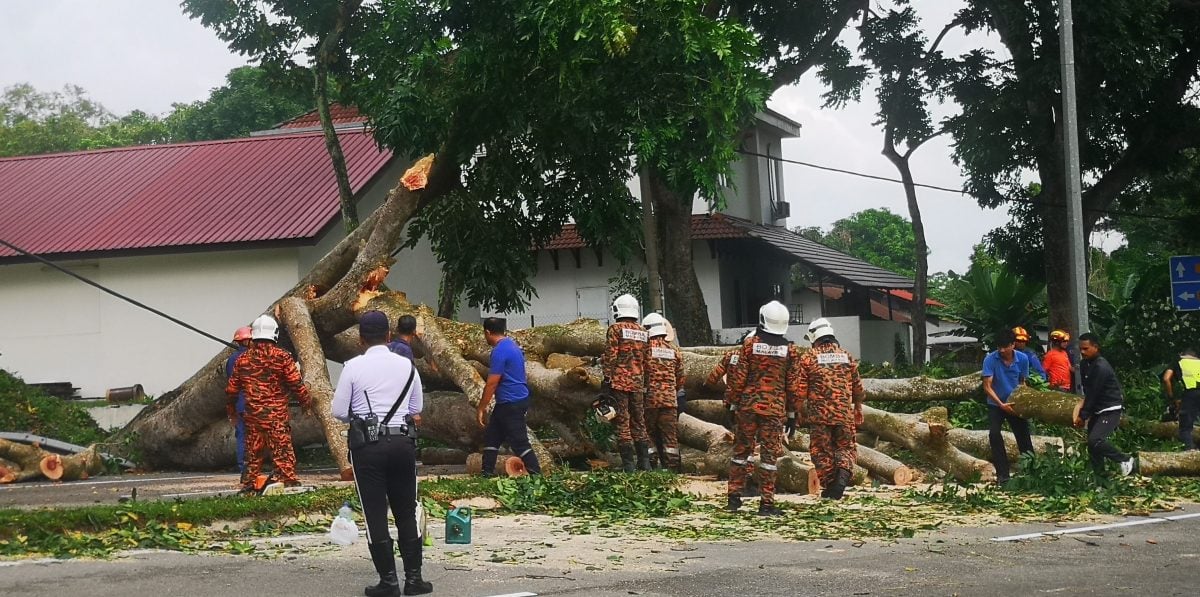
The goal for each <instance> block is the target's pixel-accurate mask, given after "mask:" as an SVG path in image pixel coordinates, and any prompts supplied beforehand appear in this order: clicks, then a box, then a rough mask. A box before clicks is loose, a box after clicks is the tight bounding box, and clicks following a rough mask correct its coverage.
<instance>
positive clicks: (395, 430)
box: [379, 425, 408, 435]
mask: <svg viewBox="0 0 1200 597" xmlns="http://www.w3.org/2000/svg"><path fill="white" fill-rule="evenodd" d="M379 434H380V435H408V425H388V426H387V427H380V428H379Z"/></svg>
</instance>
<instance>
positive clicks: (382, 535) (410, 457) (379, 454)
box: [350, 435, 417, 543]
mask: <svg viewBox="0 0 1200 597" xmlns="http://www.w3.org/2000/svg"><path fill="white" fill-rule="evenodd" d="M350 464H351V466H353V467H354V486H355V489H357V490H358V500H359V501H360V502H362V509H363V518H364V519H366V521H367V543H377V542H380V541H388V540H390V539H391V534H390V533H389V532H388V520H387V515H388V508H389V507H390V508H391V511H392V516H393V517H394V518H395V519H396V531H397V534H398V536H397V537H396V538H397V539H398V540H400V541H401V542H403V541H405V540H406V539H407V540H412V539H416V538H417V520H416V510H417V457H416V449H415V442H414V441H413V439H412V438H409V437H407V436H403V435H390V436H384V437H381V438H379V441H377V442H375V443H373V444H367V445H366V446H363V447H361V448H359V449H357V450H351V451H350Z"/></svg>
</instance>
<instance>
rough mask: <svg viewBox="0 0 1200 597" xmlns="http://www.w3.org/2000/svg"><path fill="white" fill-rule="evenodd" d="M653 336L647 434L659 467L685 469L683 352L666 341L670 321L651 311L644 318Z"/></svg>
mask: <svg viewBox="0 0 1200 597" xmlns="http://www.w3.org/2000/svg"><path fill="white" fill-rule="evenodd" d="M642 324H643V325H644V326H645V327H646V330H647V332H648V333H649V335H650V360H649V361H648V363H647V367H646V408H645V418H646V433H647V435H649V436H650V439H651V440H653V441H652V443H653V445H654V446H655V448H656V451H657V453H658V465H659V467H660V468H665V469H667V470H671V471H674V472H676V473H681V472H683V468H682V462H681V461H680V459H679V435H678V429H677V426H678V423H679V405H680V403H681V402H682V400H683V396H684V392H683V355H682V354H681V353H680V352H679V349H678V348H675V346H674V345H672V344H671V343H670V342H668V341H667V320H666V319H665V318H664V317H663V316H662V315H659V314H658V313H651V314H649V315H647V316H646V317H645V319H643V320H642Z"/></svg>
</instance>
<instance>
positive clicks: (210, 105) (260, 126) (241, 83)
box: [164, 66, 313, 141]
mask: <svg viewBox="0 0 1200 597" xmlns="http://www.w3.org/2000/svg"><path fill="white" fill-rule="evenodd" d="M312 107H313V99H312V93H311V92H310V91H308V90H306V89H303V88H299V87H297V86H296V85H295V84H294V83H292V82H290V81H283V80H280V78H279V77H273V76H271V75H270V74H269V73H268V71H267V70H266V69H263V68H261V67H253V66H241V67H238V68H235V69H233V70H231V71H229V74H227V75H225V84H224V85H222V86H221V87H216V88H214V89H212V90H211V91H210V92H209V94H208V98H207V99H205V100H201V101H196V102H192V103H190V104H175V105H174V110H173V111H172V112H171V114H170V115H169V116H167V117H166V118H165V119H164V124H165V126H166V128H167V129H168V130H169V131H170V138H171V139H173V140H175V141H205V140H209V139H233V138H237V137H245V136H247V135H249V134H250V133H251V132H252V131H261V130H266V129H269V128H271V127H273V126H275V125H276V124H279V123H280V122H283V121H285V120H288V119H290V118H293V117H295V116H298V115H300V114H303V113H304V112H307V111H308V110H311V109H312Z"/></svg>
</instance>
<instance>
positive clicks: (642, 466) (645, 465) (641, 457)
mask: <svg viewBox="0 0 1200 597" xmlns="http://www.w3.org/2000/svg"><path fill="white" fill-rule="evenodd" d="M633 449H634V450H637V470H639V471H648V470H650V444H647V443H646V442H635V443H634V444H633Z"/></svg>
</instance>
